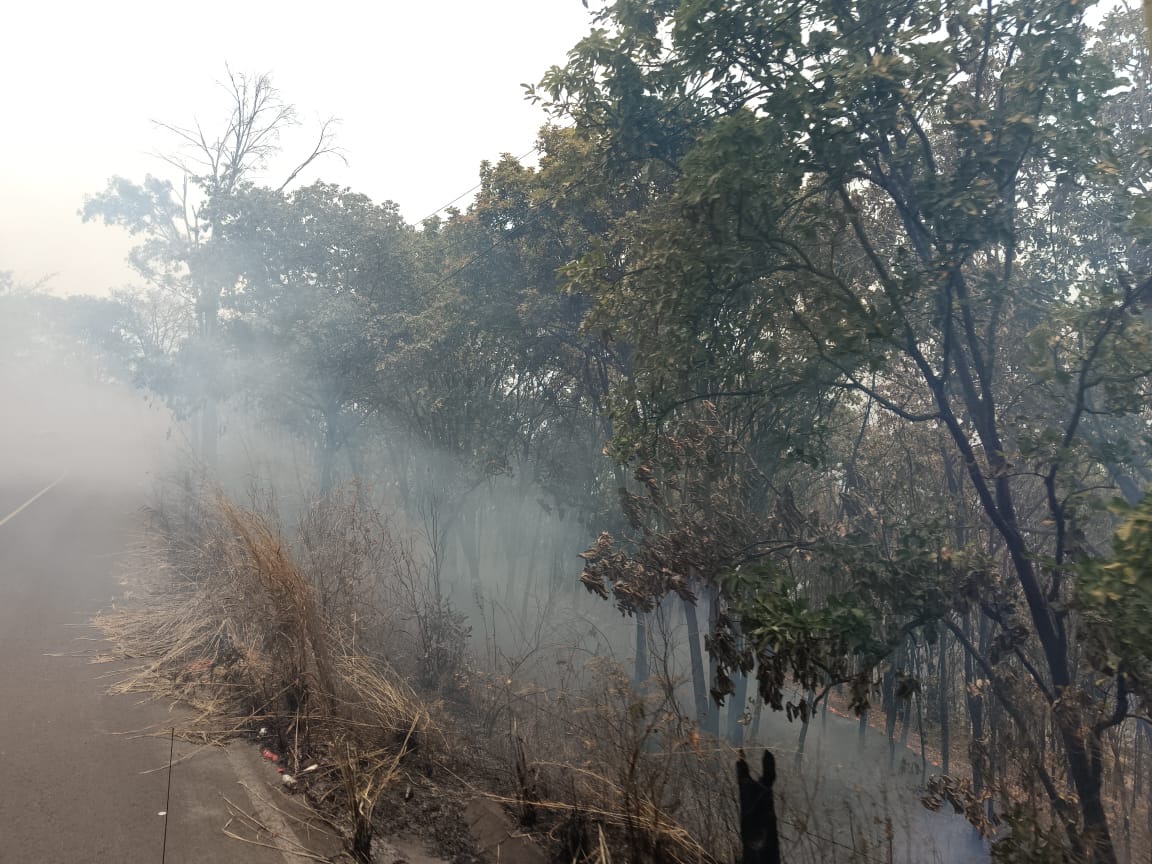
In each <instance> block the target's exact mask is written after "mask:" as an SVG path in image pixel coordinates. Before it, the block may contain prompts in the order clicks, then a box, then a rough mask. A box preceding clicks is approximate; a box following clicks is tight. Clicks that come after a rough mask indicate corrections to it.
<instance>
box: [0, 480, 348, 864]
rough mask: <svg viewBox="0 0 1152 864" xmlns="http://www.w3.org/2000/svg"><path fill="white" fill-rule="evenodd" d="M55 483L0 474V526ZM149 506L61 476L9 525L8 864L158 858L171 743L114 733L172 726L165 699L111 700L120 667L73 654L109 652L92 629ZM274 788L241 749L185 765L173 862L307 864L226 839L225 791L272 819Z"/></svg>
mask: <svg viewBox="0 0 1152 864" xmlns="http://www.w3.org/2000/svg"><path fill="white" fill-rule="evenodd" d="M54 479H55V478H54V477H53V476H52V475H51V474H49V475H46V476H44V477H42V478H29V479H26V480H18V481H10V482H8V483H5V482H4V480H3V478H0V520H3V519H4V518H5V517H6V516H8V515H9V514H10V513H11V512H12V511H13V510H14V509H16V508H18V507H19V506H20V505H21V504H22V503H24V502H25V501H27V500H28V499H29V498H30V497H31V496H32V495H34V494H36V492H37V491H39V490H40V489H42V488H43V487H44V486H46V485H47V484H49V483H51V482H52V480H54ZM141 501H142V495H141V492H140V491H139V490H132V491H127V492H119V493H112V492H108V491H97V490H96V489H95V488H88V486H87V485H86V484H85V483H84V482H83V481H81V480H79V479H73V478H65V479H64V480H63V481H62V482H61V483H60V484H59V485H58V486H56V487H55V488H53V489H52V490H50V491H49V492H48V493H46V494H45V495H43V496H42V497H41V498H39V499H38V500H37V501H35V502H33V503H32V504H30V505H29V506H28V507H27V508H25V509H24V510H23V511H22V512H21V513H19V514H17V515H16V516H14V517H12V518H11V519H9V520H8V521H7V522H6V523H5V524H3V525H0V864H96V862H108V864H128V862H132V864H136V862H153V861H154V862H159V861H160V860H161V838H162V832H163V823H164V820H163V818H162V817H161V816H159V815H158V814H159V812H160V811H162V810H164V800H165V791H166V784H167V774H166V771H165V769H164V766H165V765H166V763H167V759H168V742H167V741H166V740H158V739H156V738H151V737H144V738H140V737H132V736H129V735H124V734H117V733H124V732H127V731H130V730H138V729H142V728H145V727H148V726H151V725H153V724H161V725H162V724H164V723H165V722H166V721H170V720H171V716H170V715H169V714H168V710H167V708H166V707H165V706H161V705H158V704H156V703H148V704H140V703H139V702H138V701H137V700H136V699H135V698H133V697H129V696H109V695H107V694H106V688H107V685H108V681H107V680H106V679H105V680H101V676H104V675H106V674H107V673H109V672H114V671H115V670H114V669H112V668H111V667H109V666H108V665H93V664H91V663H89V662H88V660H87V659H86V658H85V657H83V656H70V655H74V654H77V653H86V654H94V653H97V652H98V650H99V644H98V643H97V642H94V641H86V640H91V639H92V638H93V637H94V636H95V635H96V634H95V632H94V631H93V630H92V629H91V628H89V627H86V626H85V622H86V621H87V620H88V618H89V616H90V615H91V614H92V613H93V612H95V611H96V610H98V609H100V608H101V607H104V606H107V605H108V604H109V603H110V602H111V600H112V598H113V597H114V596H115V594H116V592H117V585H116V562H117V557H118V556H119V555H120V554H122V553H123V551H124V549H125V547H126V544H127V543H129V542H130V539H131V532H132V531H133V530H134V529H133V526H134V513H135V511H136V509H137V508H138V507H139V505H140V504H141ZM54 655H56V656H54ZM59 655H65V656H59ZM180 753H181V748H180V747H179V746H178V748H177V754H178V756H179V755H180ZM156 769H159V770H156ZM148 772H151V773H148ZM241 781H243V782H244V783H245V784H246V785H244V786H242V785H240V784H241ZM275 782H276V775H275V773H274V772H272V771H271V770H270V768H269V766H268V765H266V764H264V763H262V762H261V760H260V758H259V756H258V754H257V752H256V751H255V749H254V748H251V747H247V746H244V745H240V746H239V747H236V748H232V749H230V750H229V751H223V750H219V749H214V750H209V751H206V752H203V753H201V754H199V755H197V756H195V757H194V758H192V759H191V760H189V761H188V762H183V763H180V764H178V765H177V766H176V768H175V771H174V774H173V782H172V803H171V807H170V815H169V824H168V840H167V859H166V860H167V862H171V864H182V862H188V864H191V862H198V864H202V862H241V864H248V862H252V864H283V862H285V861H289V862H292V864H296V862H299V861H303V860H305V859H303V858H301V857H300V856H297V855H291V854H285V853H284V852H283V851H274V850H269V849H265V848H261V847H258V846H254V845H249V844H245V843H241V842H238V841H236V840H232V839H229V838H227V837H226V836H225V835H224V833H223V831H222V830H221V829H222V828H223V826H224V825H225V823H226V822H227V821H228V814H227V810H226V808H227V805H226V804H225V802H224V800H223V798H222V797H221V796H222V795H227V796H228V798H229V799H231V800H232V801H233V802H236V803H237V804H239V805H240V806H242V807H244V808H245V809H246V810H248V811H249V812H260V811H262V813H263V815H264V816H265V817H267V818H269V819H272V820H275V819H276V818H277V817H276V814H275V813H274V812H272V813H269V810H268V807H267V804H263V803H262V802H261V798H262V797H263V796H264V795H266V794H267V795H274V794H278V793H276V792H275V790H273V789H272V784H274V783H275ZM262 786H263V787H265V788H264V789H263V790H261V787H262ZM249 788H255V789H256V790H257V791H258V792H259V794H256V795H254V796H253V795H250V794H249V792H248V789H249ZM286 827H287V826H286V825H285V824H284V823H283V820H282V819H281V825H280V828H281V829H286ZM264 839H265V840H268V839H269V838H264ZM272 842H273V843H275V840H273V841H272ZM309 842H311V843H315V842H317V841H316V840H315V838H313V839H312V840H310V841H309ZM282 845H283V844H282ZM324 845H326V846H329V847H330V844H324Z"/></svg>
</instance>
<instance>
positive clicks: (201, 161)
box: [80, 69, 339, 467]
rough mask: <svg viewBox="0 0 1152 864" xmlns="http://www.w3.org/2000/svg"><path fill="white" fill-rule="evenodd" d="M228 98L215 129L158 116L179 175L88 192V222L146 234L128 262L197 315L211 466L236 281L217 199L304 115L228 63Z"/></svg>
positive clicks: (243, 180) (117, 181) (323, 142)
mask: <svg viewBox="0 0 1152 864" xmlns="http://www.w3.org/2000/svg"><path fill="white" fill-rule="evenodd" d="M222 87H223V89H224V91H225V93H226V94H227V99H228V102H229V106H230V108H229V114H228V116H227V119H226V120H225V121H224V123H223V124H222V125H221V127H220V128H219V130H218V132H217V133H216V134H215V135H213V134H212V133H211V132H205V131H204V129H203V127H202V126H201V125H200V123H199V122H196V123H194V124H193V125H192V126H190V127H184V126H177V125H173V124H170V123H158V124H157V125H158V126H159V127H160V128H161V129H163V130H165V131H167V132H168V133H170V134H171V135H172V136H173V137H174V138H175V140H176V142H177V147H176V148H175V149H174V150H173V151H171V152H167V153H164V154H162V155H161V157H160V158H161V159H162V160H163V161H164V162H165V163H167V164H168V165H169V167H171V168H174V169H176V171H177V172H178V173H179V179H178V181H177V183H176V184H173V183H172V182H171V181H169V180H164V179H160V178H157V177H153V176H152V175H148V176H146V177H145V178H144V182H143V183H141V184H137V183H133V182H131V181H129V180H126V179H124V178H123V177H113V178H112V179H111V180H110V181H109V182H108V186H107V188H106V189H105V190H104V191H103V192H100V193H97V194H95V195H90V196H88V197H87V198H86V199H85V201H84V206H83V208H82V209H81V211H80V214H81V217H82V218H83V219H84V221H86V222H87V221H90V220H94V219H100V220H102V221H103V222H104V224H106V225H115V226H118V227H121V228H124V229H125V230H127V231H128V232H129V233H130V234H133V235H138V236H140V237H141V238H142V241H141V243H140V244H139V245H138V246H137V247H136V248H135V249H133V250H132V252H131V254H130V255H129V261H130V263H131V264H132V266H133V268H134V269H135V270H136V272H137V273H139V274H140V276H141V277H142V278H143V279H144V280H145V282H147V283H148V284H150V285H154V286H155V287H157V288H159V289H161V290H163V291H165V292H167V293H169V294H171V296H172V300H173V302H175V303H179V304H182V305H183V306H184V307H185V308H186V309H187V310H188V313H189V314H190V315H191V316H193V318H194V320H195V322H196V345H195V346H194V349H193V350H191V351H190V352H189V355H190V357H191V359H192V360H193V362H194V363H195V364H196V367H197V370H196V372H197V378H198V390H199V392H198V393H197V401H198V403H199V405H200V407H201V410H202V413H201V428H200V455H201V459H202V461H203V462H204V464H205V465H207V466H209V467H211V466H213V465H214V464H215V459H216V440H217V434H218V429H217V427H218V420H217V407H216V406H217V403H218V401H219V400H220V399H221V398H222V397H223V395H224V393H223V392H221V381H220V370H219V369H218V368H217V367H216V365H215V363H214V357H215V352H216V345H215V343H216V340H217V338H218V331H219V314H220V298H221V294H222V293H223V292H224V291H225V290H226V289H227V288H228V287H229V286H228V284H227V276H228V274H227V272H222V271H221V270H220V266H219V265H220V260H221V256H220V255H219V254H218V252H217V250H216V249H215V247H214V239H215V230H214V229H215V227H216V225H215V219H216V216H215V214H216V212H217V211H218V208H220V207H221V206H222V202H223V201H224V200H225V199H227V198H228V197H229V196H231V195H233V194H235V193H236V192H238V191H239V190H241V189H242V188H244V187H245V186H246V185H249V184H251V183H252V182H253V180H254V179H255V177H256V174H257V173H258V172H260V171H262V170H264V169H265V168H267V167H268V166H269V164H270V162H271V160H272V159H273V157H275V156H276V155H278V154H279V152H280V136H281V134H282V132H283V131H284V130H285V129H287V128H288V127H290V126H293V125H296V124H297V123H298V118H297V114H296V110H295V108H294V107H293V106H292V105H291V104H289V103H286V102H284V101H283V99H282V97H281V95H280V92H279V91H278V90H277V89H276V88H275V87H274V86H273V84H272V78H271V76H270V75H269V74H267V73H263V74H259V75H254V76H249V75H245V74H243V73H233V72H232V70H231V69H228V70H227V80H226V81H225V82H224V83H223V84H222ZM334 122H335V121H334V120H331V119H330V120H328V121H326V122H325V123H323V124H321V127H320V131H319V134H318V136H317V140H316V143H315V145H314V146H313V148H312V150H311V152H310V153H308V154H307V155H306V156H305V157H304V158H303V159H302V160H301V161H300V162H299V163H298V164H297V165H296V166H295V167H294V168H292V169H291V170H290V171H289V172H288V173H287V176H286V178H285V180H284V181H283V182H282V183H281V185H280V189H281V190H283V189H285V188H286V187H288V186H289V185H290V184H291V183H292V182H293V181H294V180H295V179H296V178H297V177H298V176H299V175H300V173H301V172H302V171H304V170H305V169H306V168H307V167H308V166H309V165H311V164H312V163H313V162H315V161H316V160H317V159H319V158H321V157H322V156H325V155H330V154H335V155H339V151H338V150H337V149H336V148H335V146H334V144H333V126H334Z"/></svg>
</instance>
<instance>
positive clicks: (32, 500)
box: [0, 471, 68, 528]
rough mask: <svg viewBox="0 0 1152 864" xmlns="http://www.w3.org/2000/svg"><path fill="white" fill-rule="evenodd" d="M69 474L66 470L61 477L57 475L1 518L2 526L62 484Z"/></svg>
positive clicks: (0, 526) (0, 524)
mask: <svg viewBox="0 0 1152 864" xmlns="http://www.w3.org/2000/svg"><path fill="white" fill-rule="evenodd" d="M67 476H68V472H67V471H65V472H64V473H63V474H61V475H60V476H59V477H57V478H56V479H55V480H53V481H52V482H51V483H49V484H48V485H47V486H45V487H44V488H43V489H41V490H40V491H39V492H37V493H36V494H35V495H33V496H32V497H31V498H29V499H28V500H27V501H25V502H24V503H23V504H21V505H20V506H19V507H17V508H16V509H15V510H13V511H12V512H11V513H9V514H8V515H7V516H5V517H4V518H3V519H0V528H3V527H4V525H5V524H6V523H7V522H9V521H10V520H12V519H15V518H16V517H17V516H19V515H20V514H21V513H22V512H23V511H24V510H25V509H26V508H27V507H30V506H31V505H32V504H35V503H36V501H37V499H39V498H40V497H41V496H43V495H47V494H48V493H49V492H51V491H52V490H53V489H54V488H55V487H56V486H58V485H59V484H60V481H61V480H63V479H64V478H65V477H67Z"/></svg>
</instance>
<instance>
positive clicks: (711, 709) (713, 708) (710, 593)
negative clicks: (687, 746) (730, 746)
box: [704, 583, 731, 738]
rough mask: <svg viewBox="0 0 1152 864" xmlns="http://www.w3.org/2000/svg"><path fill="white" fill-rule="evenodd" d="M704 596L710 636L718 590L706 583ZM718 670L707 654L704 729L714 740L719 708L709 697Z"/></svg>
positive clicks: (716, 616)
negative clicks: (705, 717)
mask: <svg viewBox="0 0 1152 864" xmlns="http://www.w3.org/2000/svg"><path fill="white" fill-rule="evenodd" d="M704 596H705V597H707V598H708V635H710V636H711V635H712V633H714V632H715V631H716V623H717V621H718V620H719V619H720V589H719V588H717V587H716V586H715V585H714V584H712V583H708V585H706V586H705V588H704ZM718 669H719V664H718V663H717V662H716V658H715V657H713V656H712V654H711V653H709V654H708V687H707V689H706V694H705V696H706V700H707V705H708V724H707V726H706V727H705V729H706V731H707V732H708V734H709V735H711V736H713V737H714V738H719V737H720V706H719V705H718V704H716V700H715V699H713V698H712V695H711V691H712V690H713V689H714V688H715V687H716V672H717V671H718ZM729 701H731V700H729Z"/></svg>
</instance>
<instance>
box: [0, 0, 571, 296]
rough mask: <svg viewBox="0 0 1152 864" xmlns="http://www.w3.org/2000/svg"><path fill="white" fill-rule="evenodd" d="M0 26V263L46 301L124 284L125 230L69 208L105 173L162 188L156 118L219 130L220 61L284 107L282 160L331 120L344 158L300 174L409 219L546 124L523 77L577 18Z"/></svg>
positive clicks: (460, 4)
mask: <svg viewBox="0 0 1152 864" xmlns="http://www.w3.org/2000/svg"><path fill="white" fill-rule="evenodd" d="M12 6H14V7H15V8H12ZM4 19H5V21H4V28H3V35H2V36H0V80H2V81H4V82H5V86H4V94H3V98H2V99H0V130H3V132H2V134H0V270H12V271H15V273H16V276H17V278H18V279H19V280H22V281H25V282H31V281H35V280H38V279H40V278H42V277H44V276H48V275H50V274H54V275H52V278H51V280H50V281H49V283H48V284H49V287H50V290H52V291H53V292H54V293H61V294H64V293H94V294H101V293H104V292H106V291H107V290H108V288H109V287H114V286H117V285H122V284H126V283H129V282H133V281H134V279H135V277H134V275H133V274H132V272H131V271H130V270H129V269H128V267H127V265H126V264H125V263H124V259H125V256H126V254H127V251H128V249H129V248H130V246H131V242H132V241H131V238H130V237H128V236H127V235H126V234H125V233H124V232H122V231H120V230H119V229H115V228H107V227H104V226H103V225H100V224H83V223H81V221H80V218H79V216H77V210H78V209H79V208H80V206H81V205H82V203H83V199H84V196H85V195H87V194H91V193H94V192H98V191H100V190H101V189H103V188H104V186H105V185H106V184H107V181H108V179H109V178H110V177H111V176H113V175H121V176H124V177H127V178H129V179H133V180H141V179H143V177H144V175H145V174H146V173H152V174H156V175H159V176H167V177H171V178H172V179H176V177H175V176H174V175H173V172H172V169H170V168H168V167H167V166H165V165H164V163H163V162H162V161H160V160H159V159H157V158H156V156H155V155H154V153H155V152H156V151H158V150H165V149H167V150H171V149H172V147H173V142H172V138H171V137H170V135H169V134H167V133H165V132H164V131H163V130H161V129H158V128H157V127H156V125H155V123H154V121H164V122H168V123H172V124H174V125H191V123H192V122H193V121H195V120H199V121H200V122H201V123H202V124H203V125H204V126H205V127H206V128H212V127H213V125H218V124H220V123H222V122H223V121H224V120H225V119H226V115H227V106H226V104H225V103H224V102H222V98H223V91H222V90H221V89H220V86H219V82H220V81H221V80H222V79H223V78H224V77H225V75H226V72H225V65H226V64H227V65H228V66H230V68H231V69H232V70H233V71H234V72H245V73H248V74H258V73H261V72H269V73H271V74H272V76H273V81H274V83H275V86H276V87H277V88H278V89H279V90H280V91H281V94H282V95H283V97H284V99H285V100H286V101H288V102H291V103H293V104H294V105H295V106H296V108H297V110H298V113H299V116H300V118H301V120H302V121H303V123H302V125H301V127H299V128H298V129H296V130H294V131H293V133H292V134H291V135H288V136H285V138H284V141H283V144H284V148H285V152H286V158H289V159H290V156H291V154H292V153H294V152H306V148H307V149H310V147H311V144H312V140H311V133H314V132H315V131H316V130H317V129H318V128H319V124H320V122H321V121H322V120H323V119H325V118H327V117H330V116H335V117H337V118H339V120H340V125H339V126H338V128H337V144H338V145H339V146H340V147H341V148H342V150H343V152H344V155H345V157H346V158H347V162H348V164H347V165H345V164H344V163H343V162H341V161H340V160H339V159H335V158H328V159H326V160H325V161H324V162H322V163H320V164H319V165H318V166H317V167H316V170H314V171H313V172H312V173H311V174H310V175H305V176H302V177H301V180H304V181H309V180H313V179H317V178H319V179H323V180H326V181H329V182H335V183H340V184H343V185H347V186H350V187H351V188H352V189H354V190H355V191H357V192H362V193H364V194H366V195H368V196H370V197H371V198H373V199H375V200H377V201H380V200H384V199H389V200H393V201H396V202H397V203H398V204H399V205H400V209H401V212H402V213H403V214H404V215H405V217H407V218H408V219H409V220H411V221H416V220H419V219H421V218H422V217H424V216H426V215H428V214H429V213H431V212H432V211H434V210H435V209H436V208H438V207H440V206H441V205H443V204H446V203H447V202H449V201H450V200H452V199H453V198H455V197H456V196H457V195H459V194H460V193H462V192H464V191H465V190H467V189H469V188H470V187H472V186H473V185H474V184H475V183H476V181H477V179H478V168H479V165H480V162H481V160H483V159H496V158H498V157H499V156H500V155H501V154H502V153H512V154H514V155H517V156H519V155H521V154H523V153H525V152H527V151H529V150H530V149H531V148H532V146H533V144H534V142H535V137H536V132H537V130H538V129H539V127H540V126H541V125H542V124H543V123H544V122H545V121H546V117H545V115H544V113H543V111H542V109H541V108H540V107H539V106H533V105H531V104H530V103H528V102H527V101H526V100H525V99H524V93H523V88H522V86H521V85H522V84H523V83H525V82H534V81H537V80H539V78H540V77H541V75H542V74H543V73H544V72H545V71H546V70H547V68H548V67H549V66H551V65H553V64H560V63H563V61H564V58H565V55H566V53H567V51H568V50H569V49H570V48H571V47H572V46H573V45H574V44H575V43H576V42H577V41H578V40H579V39H580V38H581V36H583V35H584V34H585V33H586V32H587V30H588V29H589V28H590V26H591V22H590V20H589V18H588V12H587V10H586V9H585V8H584V6H583V4H582V3H581V0H485V2H476V0H411V2H404V3H399V2H395V0H377V2H375V3H369V2H363V0H359V2H357V0H326V2H312V3H297V2H275V3H273V2H266V0H260V2H253V0H231V2H225V0H202V2H198V3H195V4H192V3H162V2H156V0H131V2H129V0H105V2H102V3H91V2H81V0H65V2H56V3H35V2H32V0H25V2H19V3H17V4H11V5H10V6H9V7H7V8H6V9H5V14H4ZM268 181H269V182H272V181H275V183H276V185H279V182H280V181H279V179H276V178H275V177H274V176H269V177H268ZM466 201H467V199H464V202H461V203H465V202H466Z"/></svg>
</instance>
